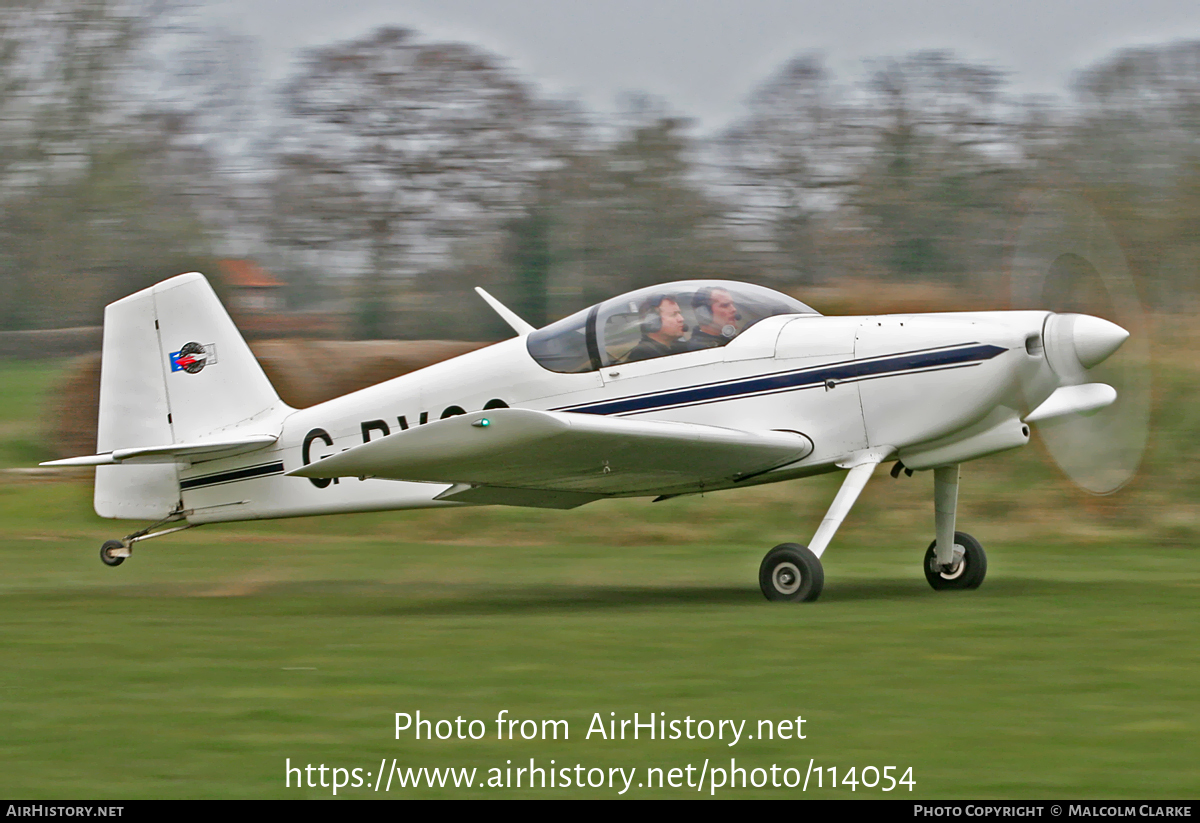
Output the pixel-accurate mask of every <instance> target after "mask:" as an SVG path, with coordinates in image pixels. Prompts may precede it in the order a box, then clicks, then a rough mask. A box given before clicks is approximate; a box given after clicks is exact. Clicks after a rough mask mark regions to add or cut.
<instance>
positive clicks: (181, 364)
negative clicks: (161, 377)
mask: <svg viewBox="0 0 1200 823" xmlns="http://www.w3.org/2000/svg"><path fill="white" fill-rule="evenodd" d="M216 362H217V344H216V343H208V344H206V345H201V344H200V343H185V344H184V346H183V348H181V349H180V350H179V351H173V352H171V371H173V372H177V371H185V372H187V373H188V374H195V373H196V372H198V371H200V370H201V369H203V368H204V367H205V366H211V365H212V364H213V363H216Z"/></svg>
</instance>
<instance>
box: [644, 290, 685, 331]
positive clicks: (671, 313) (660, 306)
mask: <svg viewBox="0 0 1200 823" xmlns="http://www.w3.org/2000/svg"><path fill="white" fill-rule="evenodd" d="M641 315H642V334H644V335H646V336H647V337H651V338H653V339H655V340H658V341H659V342H662V343H670V342H674V341H676V340H679V339H680V338H682V337H683V336H684V335H685V334H687V330H688V327H687V323H686V322H684V319H683V312H682V311H680V310H679V304H678V303H677V302H675V299H674V298H673V297H670V296H669V295H665V294H656V295H654V296H653V297H651V298H650V299H649V300H647V301H646V302H645V304H644V305H643V306H642V312H641Z"/></svg>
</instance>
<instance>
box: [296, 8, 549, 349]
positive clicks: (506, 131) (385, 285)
mask: <svg viewBox="0 0 1200 823" xmlns="http://www.w3.org/2000/svg"><path fill="white" fill-rule="evenodd" d="M283 95H284V103H285V107H286V111H287V115H288V121H287V123H286V124H285V126H284V129H283V132H282V134H281V136H280V140H279V147H278V162H279V164H280V167H281V171H280V173H279V175H278V178H277V180H276V183H275V185H276V198H275V203H276V208H277V215H276V223H275V231H274V237H275V239H276V241H277V242H280V243H282V244H284V245H288V246H292V247H295V248H300V249H304V250H308V251H311V252H319V253H321V254H320V255H319V257H318V259H321V260H323V261H324V262H325V263H326V264H327V265H332V266H333V267H335V268H337V269H341V270H343V271H345V270H347V269H349V270H351V271H356V272H357V274H358V278H357V282H358V285H357V289H356V291H357V294H356V300H357V302H358V305H359V315H360V318H359V319H360V329H359V331H360V333H361V334H364V335H368V336H374V335H377V334H380V333H382V332H383V331H385V329H384V327H383V320H382V318H383V315H384V313H385V312H386V310H387V306H388V303H389V302H390V300H391V284H394V283H396V282H406V281H408V282H411V280H412V278H413V277H415V275H416V273H417V272H418V271H421V270H425V269H429V268H432V267H433V266H434V265H436V264H438V263H440V262H442V261H443V260H444V258H445V255H446V254H447V253H448V250H449V248H450V247H451V245H452V243H453V241H454V240H455V239H458V238H461V237H463V236H465V235H468V234H470V233H472V232H478V231H487V230H489V229H493V228H495V227H497V226H498V225H499V224H500V223H501V222H502V221H504V220H506V219H510V218H511V217H513V216H514V215H515V214H517V213H518V212H519V211H520V209H521V207H522V204H523V199H524V197H525V195H526V193H527V192H528V191H529V188H530V186H531V184H532V182H533V180H534V179H535V178H536V177H537V176H538V175H539V174H540V173H542V172H543V171H544V170H545V169H546V168H547V167H548V166H551V165H553V164H554V162H555V160H554V158H555V155H556V150H555V149H554V148H553V144H554V142H555V140H556V138H557V134H556V133H555V130H554V128H553V121H552V120H551V119H548V118H546V117H543V116H542V113H543V107H542V105H541V104H540V103H539V101H538V100H537V99H536V98H535V96H534V94H533V92H532V91H531V90H530V89H529V88H527V87H526V86H525V85H524V84H523V83H521V82H520V81H518V80H517V79H516V78H515V77H514V76H513V75H512V73H511V72H510V71H509V70H508V69H507V68H506V67H505V66H504V65H503V64H502V63H501V61H500V60H499V59H498V58H496V57H494V56H492V55H490V54H487V53H485V52H483V51H480V50H478V49H476V48H474V47H471V46H468V45H463V44H447V43H432V44H431V43H422V42H420V41H419V40H418V39H417V37H416V35H415V34H413V33H412V32H411V31H408V30H405V29H394V28H384V29H380V30H378V31H375V32H374V33H372V34H371V35H369V36H367V37H365V38H362V39H359V40H355V41H352V42H348V43H340V44H337V45H334V46H330V47H327V48H322V49H317V50H314V51H312V52H310V53H309V54H308V57H307V60H306V62H305V65H304V68H303V69H302V70H301V71H300V73H299V74H298V75H297V76H296V77H294V78H293V79H292V80H291V81H290V82H289V83H288V84H287V86H286V88H285V90H284V92H283Z"/></svg>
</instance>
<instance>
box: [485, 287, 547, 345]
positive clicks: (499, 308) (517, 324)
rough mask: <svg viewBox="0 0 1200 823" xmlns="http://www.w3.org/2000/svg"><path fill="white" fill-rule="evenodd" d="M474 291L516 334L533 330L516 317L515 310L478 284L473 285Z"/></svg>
mask: <svg viewBox="0 0 1200 823" xmlns="http://www.w3.org/2000/svg"><path fill="white" fill-rule="evenodd" d="M475 291H477V292H479V296H480V297H482V298H483V299H484V300H485V301H486V302H487V304H488V305H489V306H491V307H492V308H493V309H494V310H495V312H496V314H498V315H500V317H502V318H503V319H504V322H505V323H507V324H508V325H510V326H512V328H513V331H515V332H516V333H517V334H529V333H530V332H531V331H534V330H535V329H534V328H533V326H531V325H529V324H528V323H526V322H525V321H524V320H522V319H521V318H520V317H517V313H516V312H514V311H513V310H512V309H510V308H509V307H508V306H506V305H504V304H503V303H501V302H500V301H499V300H497V299H496V298H494V297H492V296H491V295H490V294H488V293H487V292H486V291H484V290H483V289H481V288H479V286H476V287H475Z"/></svg>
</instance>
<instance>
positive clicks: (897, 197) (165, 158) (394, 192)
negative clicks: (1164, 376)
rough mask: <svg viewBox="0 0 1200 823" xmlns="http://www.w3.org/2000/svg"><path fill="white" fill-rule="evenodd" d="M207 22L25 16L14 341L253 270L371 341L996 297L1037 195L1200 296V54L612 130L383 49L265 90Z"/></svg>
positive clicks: (661, 106)
mask: <svg viewBox="0 0 1200 823" xmlns="http://www.w3.org/2000/svg"><path fill="white" fill-rule="evenodd" d="M194 11H195V9H194V8H192V7H190V6H189V5H188V4H187V3H186V2H183V0H4V12H3V14H2V15H0V295H2V297H0V328H3V329H22V328H52V327H61V326H70V325H89V324H95V323H98V322H99V318H100V310H101V308H102V307H103V305H104V304H105V303H106V302H108V301H111V300H113V299H116V298H118V297H120V296H122V295H124V294H127V293H129V292H131V291H133V290H135V289H137V288H141V287H143V286H145V285H148V284H150V283H153V282H155V281H156V280H159V279H162V278H163V277H166V276H169V275H171V274H174V273H177V272H179V271H185V270H190V269H200V270H206V269H207V270H210V271H211V263H212V261H213V260H214V259H216V258H219V257H249V258H253V259H255V260H257V261H259V262H260V263H262V264H263V265H264V266H266V267H267V268H268V269H269V270H271V271H272V272H274V273H275V274H277V275H278V276H280V277H281V278H283V279H285V280H286V281H287V283H288V293H289V300H290V301H291V302H292V304H293V305H294V306H295V307H297V308H302V307H305V306H326V307H333V308H334V309H336V310H337V311H339V312H342V313H343V314H344V316H345V317H346V321H347V322H346V328H347V333H348V334H351V335H353V336H359V337H364V338H371V337H389V336H391V337H460V338H466V339H473V338H474V339H480V338H486V337H489V336H493V335H496V334H498V333H500V331H501V329H500V327H498V326H497V321H496V320H495V319H494V318H491V317H490V316H489V315H488V313H487V312H486V310H485V309H483V308H482V307H481V306H476V305H475V303H473V302H471V298H470V296H469V292H470V287H471V286H473V285H483V286H485V287H486V288H488V289H489V290H492V291H494V292H495V293H496V294H497V295H498V296H500V297H501V299H503V300H505V301H506V302H508V303H509V304H510V305H512V306H513V307H514V309H516V310H517V311H518V313H520V314H522V315H523V316H525V317H526V318H527V319H528V320H529V321H530V322H532V323H534V324H541V323H544V322H546V321H547V320H549V319H553V318H555V317H557V316H561V315H563V314H565V313H566V312H568V311H572V310H575V309H577V308H580V307H582V306H584V305H587V304H588V303H589V302H593V301H595V300H598V299H600V298H602V297H606V296H609V295H611V294H614V293H617V292H620V291H622V290H626V289H631V288H637V287H640V286H644V285H649V284H651V283H654V282H659V281H665V280H672V279H685V278H704V277H720V278H728V279H740V280H748V281H753V282H760V283H763V284H765V285H770V286H773V287H776V288H782V289H785V290H789V291H792V292H794V293H797V294H798V295H800V296H803V292H804V289H805V287H807V286H811V285H814V284H827V283H836V282H838V281H839V280H842V279H845V278H858V279H864V280H890V281H901V282H930V281H932V282H938V283H944V284H948V285H952V286H955V287H959V288H962V289H964V290H969V291H972V292H975V293H979V294H988V293H990V292H991V291H994V290H995V289H996V288H997V285H996V284H997V283H999V282H1001V280H1002V275H1003V272H1004V268H1005V265H1006V261H1007V259H1008V257H1009V254H1010V252H1011V244H1012V239H1013V234H1014V231H1013V230H1014V226H1015V224H1016V222H1017V221H1018V220H1019V218H1020V215H1021V213H1022V209H1023V208H1024V205H1023V204H1024V202H1025V200H1024V198H1025V197H1026V196H1027V193H1028V192H1029V191H1031V190H1035V189H1038V188H1047V187H1048V188H1069V189H1073V190H1077V191H1080V192H1081V193H1083V194H1085V195H1086V196H1087V197H1088V198H1089V199H1090V200H1091V202H1092V203H1093V205H1095V206H1096V208H1097V209H1098V210H1099V211H1100V213H1101V214H1102V215H1103V216H1104V217H1105V218H1106V219H1107V220H1108V221H1109V223H1110V224H1111V225H1112V226H1113V228H1114V230H1115V232H1116V234H1117V236H1118V237H1119V238H1120V240H1121V242H1122V243H1123V245H1124V247H1125V250H1126V254H1127V255H1128V257H1129V260H1130V264H1131V268H1132V269H1133V270H1134V272H1135V274H1136V276H1137V278H1138V282H1139V286H1140V288H1141V290H1142V296H1143V299H1144V300H1145V301H1146V302H1148V303H1150V304H1152V305H1156V306H1160V307H1162V308H1166V309H1170V308H1177V307H1179V306H1181V305H1183V301H1181V297H1191V296H1195V294H1196V291H1197V277H1196V274H1197V267H1198V265H1200V42H1175V43H1168V44H1164V45H1160V46H1152V47H1140V48H1135V49H1125V50H1122V51H1118V52H1116V53H1114V54H1112V55H1110V56H1109V57H1107V58H1105V59H1103V60H1101V61H1099V62H1097V63H1096V64H1094V65H1092V66H1089V67H1085V68H1083V69H1082V70H1081V71H1080V72H1079V73H1078V74H1077V75H1076V79H1075V81H1074V83H1073V84H1072V86H1071V88H1070V89H1069V90H1068V92H1067V94H1066V95H1065V96H1063V97H1021V96H1018V95H1015V94H1013V93H1012V91H1011V90H1010V88H1009V80H1008V76H1007V74H1006V73H1005V72H1004V71H1003V70H1002V69H999V68H997V67H994V66H990V65H984V64H979V63H973V62H971V61H969V60H966V59H964V58H962V57H961V56H959V55H956V54H955V53H954V52H952V51H922V52H917V53H914V54H908V55H902V56H898V57H891V58H880V59H878V60H874V61H870V62H869V63H868V64H866V66H865V67H864V70H863V71H862V72H861V74H860V75H859V76H856V77H849V78H845V77H838V76H836V75H835V74H834V73H833V72H832V71H831V70H830V69H829V67H828V66H827V65H826V64H825V63H824V61H823V60H822V58H821V57H820V56H819V55H815V54H802V55H799V56H797V57H795V58H794V59H792V60H790V61H788V62H787V63H786V64H785V65H783V66H781V67H779V69H778V70H777V71H776V72H775V73H774V74H772V75H771V76H770V77H768V78H767V79H766V80H765V81H764V82H763V83H762V84H761V85H760V86H759V87H758V88H757V89H754V90H753V91H752V92H751V94H749V95H748V97H747V99H746V101H745V105H744V107H743V111H742V113H741V115H740V116H739V117H737V118H736V119H735V120H734V121H733V122H732V123H730V124H729V125H728V127H727V128H725V129H724V130H722V131H720V132H719V133H715V134H709V135H697V134H696V133H695V129H694V127H693V124H692V123H691V121H689V120H688V118H687V117H686V116H685V115H684V114H681V113H679V112H676V111H674V110H672V109H671V108H670V107H669V105H668V104H667V103H666V102H664V101H661V100H655V99H650V98H644V97H630V98H629V99H628V100H626V101H625V105H624V108H623V110H622V112H621V113H620V114H619V115H618V116H616V117H612V118H606V119H605V120H604V121H600V120H599V118H597V117H596V116H595V115H594V114H592V113H590V112H588V111H587V110H586V109H585V108H583V107H582V106H580V105H579V104H577V103H575V102H573V101H570V100H563V99H556V98H552V97H550V96H548V95H546V94H544V93H543V92H542V91H540V90H539V89H538V88H537V87H536V86H535V85H534V84H533V83H531V82H530V81H529V80H527V79H525V78H523V77H521V76H520V75H519V74H517V73H516V72H515V71H514V70H513V69H512V68H511V67H510V66H509V65H508V63H507V62H506V61H505V60H504V59H503V58H501V57H499V56H497V55H494V54H491V53H489V52H487V51H484V50H483V49H480V48H478V47H476V46H473V45H470V44H465V43H441V42H432V41H428V40H426V39H424V38H422V37H421V36H420V35H419V34H417V33H416V32H413V31H411V30H407V29H401V28H381V29H378V30H376V31H373V32H369V33H367V34H365V35H363V36H362V37H359V38H357V39H354V40H350V41H346V42H340V43H334V44H330V45H326V46H323V47H320V48H316V49H312V50H309V51H308V52H306V53H304V55H303V56H302V59H301V60H300V61H299V62H298V64H297V66H296V68H295V69H294V71H293V72H292V74H291V75H290V76H289V77H288V78H287V79H286V80H285V81H284V82H283V83H282V84H280V85H279V86H278V87H276V88H268V87H267V85H266V84H265V83H264V82H263V81H262V80H261V75H260V71H259V69H258V67H257V66H256V65H255V60H254V44H253V42H252V41H249V40H248V39H247V38H245V37H239V36H235V35H231V34H228V33H223V32H219V31H213V30H211V29H205V28H203V27H201V26H200V25H199V24H198V23H197V22H196V19H197V18H196V15H195V14H194Z"/></svg>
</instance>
